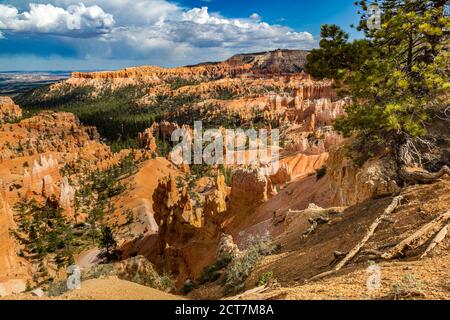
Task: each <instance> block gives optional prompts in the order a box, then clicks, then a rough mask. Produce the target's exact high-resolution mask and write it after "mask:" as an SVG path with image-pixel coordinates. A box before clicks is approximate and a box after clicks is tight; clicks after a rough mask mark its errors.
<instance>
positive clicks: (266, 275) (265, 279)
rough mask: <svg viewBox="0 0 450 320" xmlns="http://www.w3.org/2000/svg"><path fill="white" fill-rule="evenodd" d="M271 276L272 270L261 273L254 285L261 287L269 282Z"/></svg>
mask: <svg viewBox="0 0 450 320" xmlns="http://www.w3.org/2000/svg"><path fill="white" fill-rule="evenodd" d="M272 278H273V272H272V271H269V272H264V273H263V274H261V275H260V276H259V279H258V281H257V282H256V286H257V287H261V286H264V285H266V284H267V282H269V280H270V279H272Z"/></svg>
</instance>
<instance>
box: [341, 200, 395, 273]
mask: <svg viewBox="0 0 450 320" xmlns="http://www.w3.org/2000/svg"><path fill="white" fill-rule="evenodd" d="M402 200H403V197H402V196H398V197H395V198H394V200H392V203H391V204H390V205H389V206H388V207H387V208H386V210H384V212H383V214H382V215H381V216H379V217H378V218H377V219H375V221H374V222H373V223H372V225H371V226H370V227H369V230H368V231H367V233H366V235H365V236H364V238H363V239H362V240H361V241H360V242H359V243H358V244H357V245H356V246H355V247H354V248H353V249H352V250H351V251H350V252H349V253H348V254H347V256H346V257H345V258H344V259H343V260H342V261H341V262H339V263H338V264H337V266H336V268H335V270H336V271H339V270H340V269H341V268H342V267H343V266H345V265H346V264H347V262H348V261H350V260H351V259H353V257H354V256H355V255H356V254H358V252H359V250H361V248H362V247H363V246H364V245H365V244H366V242H367V241H368V240H369V239H370V237H371V236H372V235H373V234H374V233H375V230H376V229H377V228H378V225H379V224H380V223H381V222H382V221H383V220H384V219H386V218H387V217H388V216H389V215H390V214H391V213H392V212H393V211H394V210H395V209H396V208H397V207H398V206H399V205H400V203H401V201H402Z"/></svg>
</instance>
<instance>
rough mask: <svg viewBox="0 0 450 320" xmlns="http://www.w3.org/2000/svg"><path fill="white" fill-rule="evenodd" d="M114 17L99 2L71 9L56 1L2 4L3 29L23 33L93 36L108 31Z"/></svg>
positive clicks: (0, 27) (0, 8)
mask: <svg viewBox="0 0 450 320" xmlns="http://www.w3.org/2000/svg"><path fill="white" fill-rule="evenodd" d="M113 26H114V19H113V16H112V15H111V14H107V13H105V12H104V11H103V9H102V8H100V7H99V6H96V5H94V6H90V7H86V6H85V5H84V4H82V3H80V4H78V5H70V6H69V7H68V8H67V9H63V8H60V7H55V6H53V5H52V4H34V3H31V4H30V5H29V11H25V12H19V10H18V9H17V8H16V7H13V6H9V5H3V4H0V30H6V31H11V32H20V33H42V34H54V35H61V36H69V37H93V36H96V35H99V34H104V33H107V32H109V31H110V30H111V28H112V27H113Z"/></svg>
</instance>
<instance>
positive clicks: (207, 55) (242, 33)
mask: <svg viewBox="0 0 450 320" xmlns="http://www.w3.org/2000/svg"><path fill="white" fill-rule="evenodd" d="M79 1H80V0H53V1H52V0H43V1H40V0H35V2H37V3H38V4H32V5H30V7H29V10H28V11H25V12H22V13H19V10H18V9H17V8H16V7H18V8H23V7H24V6H25V5H28V1H24V0H11V1H10V3H13V4H15V5H16V7H14V6H12V5H9V6H5V5H0V6H2V7H1V8H0V12H1V13H0V32H1V31H2V30H4V34H5V35H7V36H8V33H12V32H23V33H25V32H30V33H40V34H45V33H48V34H53V35H58V36H64V37H62V41H65V42H66V43H67V45H68V46H70V47H72V48H75V49H76V50H77V52H79V54H80V56H82V57H92V56H97V57H98V56H102V57H103V58H105V59H125V58H126V59H133V58H134V59H146V58H148V59H149V60H150V61H154V60H155V59H156V60H158V59H159V60H163V61H166V63H164V64H165V65H168V64H183V63H194V62H199V61H203V60H217V59H222V58H226V57H228V56H230V55H232V54H235V53H239V52H252V51H263V50H271V49H277V48H293V49H294V48H297V49H309V48H311V47H313V46H314V45H315V44H316V41H315V40H314V38H313V36H312V35H311V34H310V33H308V32H297V31H295V30H293V29H292V28H290V27H287V26H282V25H272V24H268V23H266V22H264V21H263V19H262V18H261V16H259V15H258V14H256V13H255V14H253V15H251V16H250V17H245V18H237V19H230V18H227V17H223V16H221V15H220V14H219V13H212V12H210V11H209V10H208V8H207V7H202V8H190V9H186V8H184V7H181V6H180V5H177V4H175V3H174V2H171V1H169V0H82V2H83V3H79ZM49 2H51V3H49ZM63 8H66V9H63ZM73 19H75V20H76V21H80V24H81V27H80V29H78V30H72V29H71V28H70V27H68V25H69V26H70V22H71V21H72V20H73ZM69 37H72V38H71V39H70V38H69ZM0 38H1V36H0ZM64 39H65V40H64ZM69 39H70V40H69ZM2 41H4V40H2ZM0 53H1V48H0ZM157 58H158V59H157ZM159 60H158V63H160V62H159Z"/></svg>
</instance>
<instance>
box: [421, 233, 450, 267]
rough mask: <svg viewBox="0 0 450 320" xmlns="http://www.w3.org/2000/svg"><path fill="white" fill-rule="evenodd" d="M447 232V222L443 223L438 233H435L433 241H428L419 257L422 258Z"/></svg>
mask: <svg viewBox="0 0 450 320" xmlns="http://www.w3.org/2000/svg"><path fill="white" fill-rule="evenodd" d="M447 234H448V224H447V225H445V227H443V228H442V230H441V231H439V232H438V234H437V235H436V237H434V239H433V241H432V242H431V243H430V245H429V246H428V248H427V249H426V250H425V252H424V253H423V254H422V255H421V256H420V259H423V258H424V257H426V255H427V254H428V253H429V252H430V251H431V250H433V249H434V247H436V246H437V245H438V244H439V243H441V242H442V241H443V240H444V239H445V237H446V236H447Z"/></svg>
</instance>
